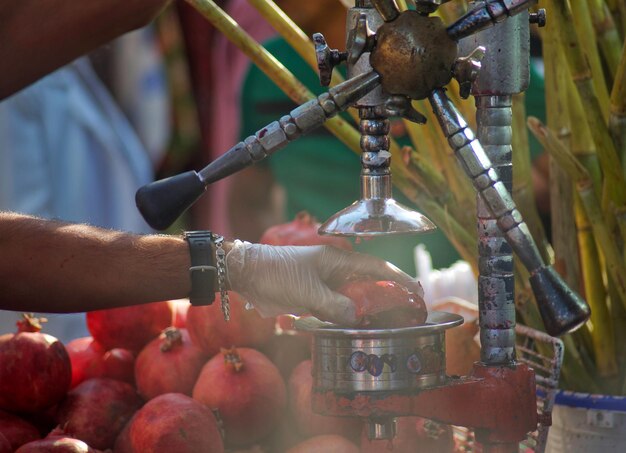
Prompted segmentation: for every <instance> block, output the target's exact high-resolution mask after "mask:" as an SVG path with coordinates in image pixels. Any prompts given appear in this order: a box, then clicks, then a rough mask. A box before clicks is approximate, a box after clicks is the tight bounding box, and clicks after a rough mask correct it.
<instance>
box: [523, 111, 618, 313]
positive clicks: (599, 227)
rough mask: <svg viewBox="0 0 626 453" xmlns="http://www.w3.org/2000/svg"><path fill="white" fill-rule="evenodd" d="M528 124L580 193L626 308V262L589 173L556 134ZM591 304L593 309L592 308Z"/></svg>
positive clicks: (532, 122)
mask: <svg viewBox="0 0 626 453" xmlns="http://www.w3.org/2000/svg"><path fill="white" fill-rule="evenodd" d="M528 126H529V128H530V130H531V131H532V132H533V134H534V135H535V137H537V140H539V141H540V143H541V144H542V145H543V146H544V147H545V149H546V151H548V152H549V153H550V156H551V157H553V158H554V159H555V160H557V162H558V163H559V165H560V166H561V167H562V168H563V169H564V170H565V171H566V172H567V173H568V175H569V176H570V178H571V179H572V180H573V181H575V184H576V190H577V192H578V194H579V195H580V199H581V202H582V204H583V206H584V208H585V212H586V213H587V216H588V218H589V222H590V223H591V227H592V229H593V233H594V237H595V239H596V241H597V242H598V245H599V246H600V250H601V251H602V254H603V255H604V258H605V260H606V266H607V270H608V272H609V273H610V274H611V277H612V278H613V280H614V282H615V284H616V289H617V292H618V294H619V296H620V300H621V301H622V304H624V307H625V308H626V265H625V264H624V260H623V259H622V256H621V251H620V249H619V248H618V247H616V244H615V242H614V241H613V240H612V237H611V233H610V231H609V229H608V228H607V226H606V222H605V220H604V217H603V215H602V212H601V211H600V208H599V206H600V203H599V201H598V197H597V196H596V193H595V191H594V189H593V183H592V181H591V178H590V177H589V173H588V172H587V170H586V169H585V167H583V165H582V164H581V163H580V162H579V161H578V160H577V159H576V157H575V156H574V155H572V154H571V153H570V152H569V150H567V148H565V147H564V146H563V144H562V143H560V142H559V140H558V139H557V138H556V136H555V134H554V133H553V132H551V131H550V130H549V129H548V128H546V127H545V126H543V124H541V122H540V121H539V120H538V119H537V118H534V117H530V118H529V119H528ZM593 309H594V308H593V307H592V311H593Z"/></svg>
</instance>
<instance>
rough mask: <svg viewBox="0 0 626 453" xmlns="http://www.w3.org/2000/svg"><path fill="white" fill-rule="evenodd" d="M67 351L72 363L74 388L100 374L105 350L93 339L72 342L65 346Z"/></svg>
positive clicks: (85, 338) (83, 338)
mask: <svg viewBox="0 0 626 453" xmlns="http://www.w3.org/2000/svg"><path fill="white" fill-rule="evenodd" d="M65 349H66V350H67V353H68V355H69V356H70V361H71V362H72V385H71V387H72V388H74V387H76V386H77V385H78V384H80V383H81V382H83V381H84V380H85V379H87V378H88V377H93V376H94V375H99V374H100V367H101V365H102V364H101V359H102V356H103V355H104V353H105V350H104V348H103V347H102V346H100V344H99V343H97V342H95V341H94V339H93V338H92V337H82V338H76V339H74V340H71V341H69V342H68V343H67V344H66V345H65Z"/></svg>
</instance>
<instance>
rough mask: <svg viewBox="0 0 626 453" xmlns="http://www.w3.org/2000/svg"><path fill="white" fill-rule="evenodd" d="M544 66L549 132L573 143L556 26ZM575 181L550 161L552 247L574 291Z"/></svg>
mask: <svg viewBox="0 0 626 453" xmlns="http://www.w3.org/2000/svg"><path fill="white" fill-rule="evenodd" d="M541 32H542V40H543V54H544V63H545V98H546V114H547V120H548V126H549V127H550V129H552V130H555V131H558V132H559V138H560V139H561V140H562V141H563V142H564V143H565V144H567V145H569V143H570V138H571V133H570V112H569V109H568V102H567V92H564V90H563V87H565V86H567V83H568V80H569V72H568V69H567V63H566V62H565V57H564V55H563V53H562V52H561V46H560V39H559V35H558V33H557V29H556V28H555V27H549V26H546V27H544V28H542V29H541ZM573 193H574V189H573V187H572V182H571V180H569V178H568V177H567V175H566V174H565V172H564V171H563V170H562V169H561V167H559V166H558V165H556V163H555V162H554V159H551V158H550V206H551V208H550V209H551V218H550V220H551V223H552V247H553V248H554V253H555V261H554V265H555V268H556V269H557V270H558V271H559V273H560V274H561V275H562V276H563V278H564V279H565V281H566V282H567V284H568V285H569V286H571V287H572V288H576V287H577V285H578V282H579V278H578V277H579V275H580V266H579V262H578V244H577V241H576V228H575V225H574V224H573V222H572V221H571V219H572V218H573V216H574V213H573V210H572V209H573V208H572V207H573V204H574V203H573Z"/></svg>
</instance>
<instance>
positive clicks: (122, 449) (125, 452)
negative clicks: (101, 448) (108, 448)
mask: <svg viewBox="0 0 626 453" xmlns="http://www.w3.org/2000/svg"><path fill="white" fill-rule="evenodd" d="M137 412H138V411H137ZM137 412H135V415H133V417H132V418H131V419H130V420H129V421H128V422H127V423H126V424H125V425H124V427H123V428H122V430H121V431H120V433H119V434H118V435H117V438H116V439H115V444H114V445H113V453H133V446H132V445H131V442H130V427H131V425H132V424H133V421H134V420H135V416H136V415H137Z"/></svg>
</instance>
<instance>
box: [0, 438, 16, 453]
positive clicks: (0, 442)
mask: <svg viewBox="0 0 626 453" xmlns="http://www.w3.org/2000/svg"><path fill="white" fill-rule="evenodd" d="M14 451H15V450H14V449H13V448H12V447H11V444H10V443H9V441H8V440H7V438H6V437H4V435H3V434H2V433H0V453H13V452H14Z"/></svg>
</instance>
